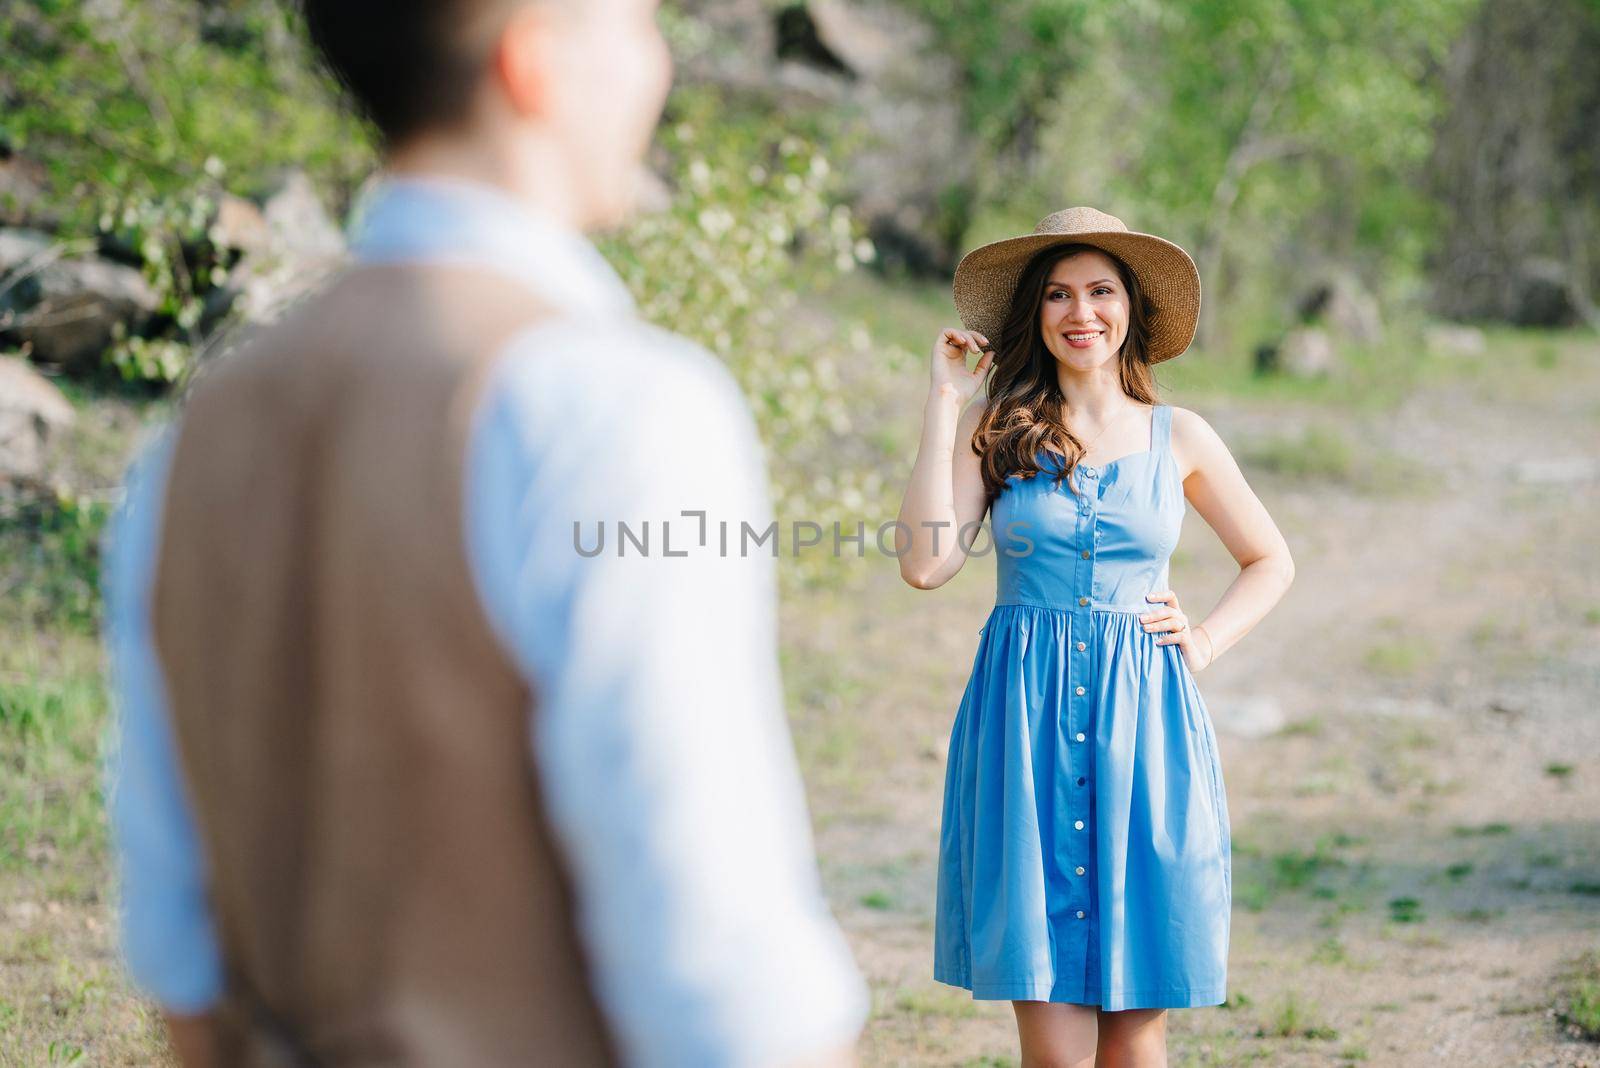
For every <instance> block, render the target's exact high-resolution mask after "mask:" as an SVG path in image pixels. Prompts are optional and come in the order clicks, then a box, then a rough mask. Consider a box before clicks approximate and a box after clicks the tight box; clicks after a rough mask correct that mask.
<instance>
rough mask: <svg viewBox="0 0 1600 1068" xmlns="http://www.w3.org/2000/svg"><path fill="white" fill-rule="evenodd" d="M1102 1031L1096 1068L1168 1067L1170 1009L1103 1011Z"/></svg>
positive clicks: (1101, 1013) (1101, 1015) (1101, 1011)
mask: <svg viewBox="0 0 1600 1068" xmlns="http://www.w3.org/2000/svg"><path fill="white" fill-rule="evenodd" d="M1099 1030H1100V1055H1099V1059H1098V1060H1096V1061H1095V1062H1094V1063H1095V1068H1167V1010H1166V1009H1124V1010H1122V1011H1121V1012H1106V1011H1105V1010H1104V1009H1101V1010H1100V1020H1099ZM1023 1063H1024V1064H1026V1063H1027V1062H1026V1061H1024V1062H1023Z"/></svg>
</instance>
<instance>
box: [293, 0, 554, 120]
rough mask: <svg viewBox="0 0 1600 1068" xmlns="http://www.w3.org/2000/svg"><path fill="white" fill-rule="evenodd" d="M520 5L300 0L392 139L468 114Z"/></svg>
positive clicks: (317, 36)
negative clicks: (504, 29)
mask: <svg viewBox="0 0 1600 1068" xmlns="http://www.w3.org/2000/svg"><path fill="white" fill-rule="evenodd" d="M520 2H528V0H520ZM517 6H519V0H301V10H302V11H303V12H304V15H305V20H306V26H307V28H308V29H309V31H310V34H311V41H312V43H313V44H314V45H316V47H317V50H318V51H319V52H321V53H322V58H323V60H324V61H325V62H326V63H327V65H328V68H329V70H330V71H331V72H332V74H333V76H334V78H335V79H337V81H338V82H339V84H340V85H341V86H342V87H343V88H344V90H345V91H346V93H348V94H349V96H350V98H351V102H352V103H353V104H354V105H355V106H356V107H357V108H358V109H359V110H360V111H361V112H362V114H364V115H365V116H366V117H367V118H368V119H370V120H371V122H372V124H373V125H374V126H376V127H377V128H378V132H379V134H380V135H381V136H382V138H383V140H384V142H385V143H386V144H388V145H394V144H396V143H398V142H400V141H404V140H405V139H406V138H408V137H410V136H412V135H413V134H416V133H418V132H420V131H423V130H426V129H430V128H434V127H443V126H449V125H451V124H452V123H454V122H457V121H459V120H460V119H462V118H464V117H465V115H466V113H467V109H468V107H469V105H470V103H471V100H472V95H473V91H474V90H475V89H476V88H477V85H478V82H479V80H480V79H481V78H482V77H483V73H484V70H485V67H486V65H487V63H488V59H489V51H490V49H491V48H492V47H493V45H494V41H495V39H496V36H497V35H498V33H499V30H500V29H501V27H502V26H503V25H504V22H505V19H506V17H507V16H509V15H510V13H511V12H512V11H513V10H514V9H515V8H516V7H517Z"/></svg>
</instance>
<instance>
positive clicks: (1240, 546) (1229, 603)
mask: <svg viewBox="0 0 1600 1068" xmlns="http://www.w3.org/2000/svg"><path fill="white" fill-rule="evenodd" d="M1172 414H1173V420H1172V434H1173V442H1174V445H1175V446H1176V448H1175V450H1174V451H1175V453H1177V454H1180V455H1181V457H1182V461H1181V462H1182V464H1183V466H1185V467H1187V468H1188V470H1187V471H1182V472H1181V473H1182V474H1183V492H1184V495H1185V496H1186V497H1187V498H1188V500H1189V503H1190V504H1192V505H1194V509H1195V511H1197V512H1199V513H1200V517H1201V518H1202V519H1204V520H1205V521H1206V523H1207V525H1209V526H1210V527H1211V529H1212V530H1214V531H1216V533H1217V537H1218V538H1220V539H1221V540H1222V544H1223V545H1224V546H1225V547H1226V548H1227V550H1228V552H1229V553H1230V554H1232V556H1233V558H1234V560H1236V561H1237V562H1238V564H1239V575H1238V577H1237V578H1235V579H1234V580H1233V583H1232V584H1231V585H1229V586H1228V588H1227V589H1226V590H1224V591H1223V594H1222V596H1221V598H1219V599H1218V601H1217V604H1216V606H1215V607H1214V608H1212V609H1211V611H1210V612H1209V613H1208V614H1207V615H1206V617H1205V619H1204V620H1202V621H1201V623H1200V626H1201V627H1203V628H1204V630H1205V633H1206V636H1207V637H1208V638H1210V639H1211V656H1210V660H1215V659H1216V658H1217V657H1218V656H1220V655H1221V654H1222V652H1223V650H1225V649H1228V648H1230V647H1231V646H1233V645H1234V644H1236V643H1237V642H1238V641H1239V639H1240V638H1243V637H1244V636H1245V635H1246V634H1248V633H1249V632H1250V630H1251V629H1252V628H1253V627H1254V626H1255V625H1256V624H1257V623H1259V622H1260V621H1261V619H1262V617H1264V616H1265V615H1266V614H1267V613H1268V612H1270V611H1271V610H1272V607H1273V606H1274V605H1276V604H1277V603H1278V601H1279V600H1280V599H1281V598H1282V597H1283V594H1284V592H1285V591H1286V590H1288V588H1289V584H1290V583H1292V582H1293V581H1294V558H1293V557H1292V556H1290V555H1289V545H1288V543H1287V542H1286V541H1284V538H1283V534H1282V533H1281V532H1280V531H1279V530H1278V527H1277V524H1276V523H1274V522H1273V521H1272V516H1271V515H1269V514H1268V513H1267V509H1266V506H1265V505H1263V504H1262V503H1261V499H1260V498H1259V497H1257V496H1256V494H1255V491H1254V490H1252V489H1251V488H1250V485H1249V483H1248V482H1246V481H1245V477H1244V472H1242V471H1240V470H1239V465H1238V463H1237V462H1236V461H1235V460H1234V458H1233V454H1232V453H1230V452H1229V451H1228V447H1227V445H1225V444H1224V443H1223V441H1222V439H1221V438H1220V437H1218V436H1217V432H1216V431H1215V430H1213V429H1212V428H1211V424H1210V423H1207V422H1206V421H1205V420H1204V419H1203V418H1201V417H1200V416H1199V415H1198V414H1196V413H1195V412H1192V411H1189V410H1188V409H1187V408H1176V407H1175V408H1174V409H1173V413H1172ZM1209 662H1210V661H1208V663H1209Z"/></svg>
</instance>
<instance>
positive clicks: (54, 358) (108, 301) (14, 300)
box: [0, 230, 161, 372]
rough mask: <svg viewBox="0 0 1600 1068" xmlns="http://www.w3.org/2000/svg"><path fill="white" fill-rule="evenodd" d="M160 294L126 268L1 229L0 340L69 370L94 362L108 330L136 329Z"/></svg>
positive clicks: (109, 336) (96, 363) (158, 301)
mask: <svg viewBox="0 0 1600 1068" xmlns="http://www.w3.org/2000/svg"><path fill="white" fill-rule="evenodd" d="M160 306H161V297H160V295H159V294H158V293H157V292H156V291H155V289H154V288H153V287H152V286H151V285H150V283H149V282H147V281H145V278H144V275H142V274H141V273H140V272H139V271H137V270H136V269H134V268H132V267H127V266H124V265H122V264H119V263H111V262H109V261H107V260H103V259H101V258H100V257H98V256H95V255H85V254H81V253H79V252H77V251H76V250H75V249H74V248H73V247H72V246H71V245H67V244H62V243H58V242H55V241H53V240H52V239H50V238H49V237H48V236H46V235H44V234H40V233H38V232H36V231H31V230H5V231H0V338H4V339H5V340H7V341H9V342H11V343H13V344H17V345H27V346H29V347H30V349H31V353H32V356H33V359H34V360H35V361H37V362H40V363H48V364H55V365H58V366H60V367H62V368H63V369H65V370H68V371H72V372H84V371H92V370H95V369H96V368H98V367H99V366H100V360H101V358H102V356H103V355H104V353H105V350H106V348H107V347H108V346H109V345H110V344H111V340H112V331H113V328H114V327H116V326H117V325H119V324H120V325H122V326H123V327H124V328H126V329H127V330H128V332H129V333H135V332H137V331H139V330H140V329H142V328H143V327H144V325H145V324H146V323H147V322H148V321H149V319H150V317H151V316H152V315H154V314H155V313H156V311H157V310H158V309H159V308H160Z"/></svg>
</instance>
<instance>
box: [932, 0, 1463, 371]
mask: <svg viewBox="0 0 1600 1068" xmlns="http://www.w3.org/2000/svg"><path fill="white" fill-rule="evenodd" d="M915 6H916V7H918V8H919V9H920V10H922V11H924V12H926V13H927V14H928V15H929V16H930V17H932V18H933V19H934V20H935V23H936V25H938V26H940V28H941V29H942V30H943V31H944V34H943V35H944V38H945V39H947V40H952V41H957V40H959V41H961V42H963V45H962V47H961V48H960V49H959V50H958V54H959V56H960V57H961V59H962V61H963V63H964V64H965V69H966V74H967V80H968V82H969V90H968V92H969V95H968V99H967V104H968V109H969V115H970V121H971V123H972V133H973V136H974V138H975V140H976V141H977V142H978V143H979V144H980V145H982V146H983V147H984V148H985V149H987V151H985V152H983V153H982V154H981V155H980V157H979V158H980V159H982V160H983V161H985V162H984V166H983V169H982V170H981V171H980V173H979V176H978V179H977V182H978V187H979V188H978V193H977V195H976V198H975V204H976V207H977V211H976V214H975V216H974V218H973V220H972V230H971V232H970V233H969V235H968V236H969V241H968V244H969V245H970V244H977V243H978V242H979V241H983V240H988V239H992V238H994V237H998V236H1002V235H1004V234H1007V233H1014V232H1024V231H1026V230H1029V229H1031V228H1032V226H1033V224H1034V222H1036V221H1037V220H1038V219H1039V218H1040V217H1041V216H1042V215H1044V214H1045V213H1046V212H1048V211H1051V210H1054V209H1056V208H1060V207H1065V206H1067V205H1070V204H1093V205H1096V206H1099V207H1102V208H1105V209H1106V210H1109V211H1111V212H1112V213H1113V214H1116V215H1119V216H1121V217H1122V218H1123V219H1124V220H1125V221H1127V222H1128V224H1129V225H1130V226H1131V227H1132V228H1134V229H1137V230H1146V231H1151V232H1155V233H1159V234H1163V235H1165V236H1169V237H1171V238H1173V239H1174V240H1176V241H1178V242H1179V243H1180V244H1182V245H1184V246H1185V248H1187V249H1189V251H1190V252H1191V253H1192V254H1194V255H1195V256H1196V257H1197V259H1198V260H1199V263H1200V268H1201V273H1202V280H1203V282H1204V285H1205V287H1206V293H1207V302H1206V307H1207V315H1208V326H1210V327H1212V328H1213V330H1212V331H1211V332H1210V333H1209V336H1208V337H1207V338H1206V340H1209V341H1210V342H1211V343H1212V345H1211V347H1215V346H1217V345H1221V344H1224V343H1233V344H1236V345H1237V344H1244V343H1247V342H1248V341H1250V340H1253V338H1249V337H1244V336H1242V331H1241V330H1239V329H1236V328H1235V318H1236V316H1237V315H1238V314H1239V313H1241V312H1242V313H1245V314H1246V315H1248V316H1249V317H1251V318H1256V317H1258V316H1259V314H1260V309H1261V308H1263V307H1267V306H1273V305H1281V304H1283V303H1284V302H1285V301H1286V299H1288V298H1290V297H1293V296H1295V295H1296V294H1293V293H1289V294H1285V293H1283V292H1281V291H1280V289H1279V287H1280V286H1281V285H1283V283H1284V282H1285V281H1286V280H1287V281H1288V282H1290V283H1291V284H1293V283H1294V282H1295V281H1296V279H1295V275H1294V272H1295V271H1297V270H1300V271H1306V270H1311V269H1315V267H1316V266H1317V265H1318V263H1319V262H1322V261H1339V262H1347V263H1351V264H1353V265H1355V266H1357V267H1359V268H1362V269H1363V270H1364V271H1365V273H1367V274H1368V275H1369V277H1372V278H1375V279H1381V280H1385V281H1392V282H1394V283H1395V284H1396V285H1397V287H1399V288H1398V289H1397V290H1396V292H1397V293H1409V292H1411V290H1412V289H1414V288H1415V286H1414V283H1413V281H1412V280H1413V278H1414V276H1415V274H1416V273H1417V272H1418V271H1419V270H1420V268H1421V264H1422V260H1423V257H1424V254H1425V253H1426V251H1427V250H1428V248H1429V247H1430V245H1431V244H1432V241H1433V237H1434V233H1435V227H1436V225H1437V213H1436V208H1435V206H1434V204H1433V203H1432V201H1431V200H1429V199H1428V197H1427V194H1426V191H1425V186H1424V183H1423V182H1422V181H1421V172H1422V169H1423V167H1424V165H1425V163H1426V160H1427V157H1428V154H1429V152H1430V150H1431V147H1432V133H1431V131H1432V126H1433V122H1434V119H1435V117H1436V116H1437V115H1438V114H1439V113H1440V110H1441V107H1442V87H1441V85H1440V84H1439V79H1438V78H1437V77H1436V72H1437V71H1438V70H1439V68H1440V67H1441V66H1442V64H1443V62H1444V57H1445V54H1446V52H1447V50H1448V48H1449V45H1450V43H1451V42H1452V41H1453V40H1454V39H1455V37H1456V36H1457V34H1458V33H1459V31H1460V29H1461V27H1462V25H1463V23H1464V21H1465V19H1466V17H1467V15H1468V14H1469V13H1470V11H1471V10H1472V8H1473V6H1474V5H1473V3H1472V0H1444V2H1435V0H1406V2H1403V3H1387V2H1384V0H1356V2H1354V3H1345V4H1325V3H1321V2H1319V0H1226V2H1216V3H1210V2H1208V3H1193V2H1179V0H1141V2H1139V3H1132V4H1112V3H1101V2H1098V0H1009V2H1007V3H1005V4H1002V5H1001V7H1002V9H1004V10H1006V11H1007V12H1008V14H1007V15H1006V16H1003V17H1002V16H1001V15H1000V14H999V12H997V11H996V10H995V8H994V7H993V5H990V4H982V3H978V2H977V0H916V4H915ZM1386 295H1393V294H1386ZM1219 307H1220V309H1221V313H1220V316H1219V317H1216V318H1213V317H1212V316H1211V313H1212V312H1213V311H1216V310H1217V309H1218V308H1219Z"/></svg>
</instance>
